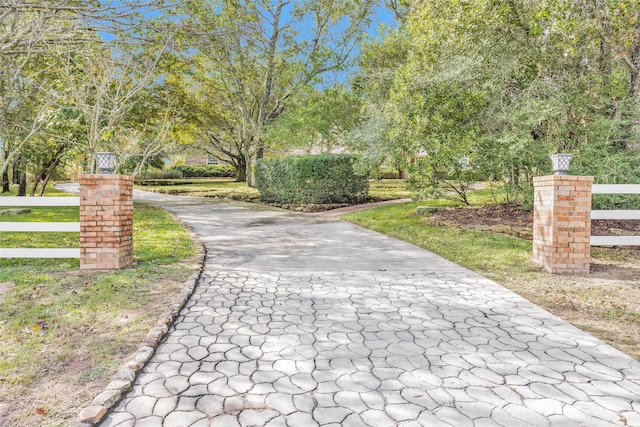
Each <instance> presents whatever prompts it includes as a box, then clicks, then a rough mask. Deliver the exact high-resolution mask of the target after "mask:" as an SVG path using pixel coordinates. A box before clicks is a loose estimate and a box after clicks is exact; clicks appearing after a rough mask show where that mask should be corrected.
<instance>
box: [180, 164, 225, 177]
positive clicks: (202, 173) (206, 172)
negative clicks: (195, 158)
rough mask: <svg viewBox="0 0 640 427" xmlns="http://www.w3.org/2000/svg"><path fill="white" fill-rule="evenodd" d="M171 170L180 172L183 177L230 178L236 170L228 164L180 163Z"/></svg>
mask: <svg viewBox="0 0 640 427" xmlns="http://www.w3.org/2000/svg"><path fill="white" fill-rule="evenodd" d="M171 170H176V171H180V172H182V174H183V176H184V177H185V178H231V177H235V176H236V170H235V168H234V167H233V166H230V165H180V166H174V167H173V168H171Z"/></svg>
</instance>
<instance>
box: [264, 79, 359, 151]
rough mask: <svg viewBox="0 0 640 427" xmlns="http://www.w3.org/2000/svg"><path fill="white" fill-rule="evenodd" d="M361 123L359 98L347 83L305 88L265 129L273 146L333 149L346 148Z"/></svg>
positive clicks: (265, 134)
mask: <svg viewBox="0 0 640 427" xmlns="http://www.w3.org/2000/svg"><path fill="white" fill-rule="evenodd" d="M359 124H360V98H359V97H358V96H356V95H355V94H354V93H351V92H349V91H347V89H346V88H345V87H344V86H341V85H337V84H336V85H334V86H333V87H330V88H325V89H322V90H320V89H316V88H308V89H306V90H302V91H301V92H300V93H299V96H298V97H296V99H294V100H293V101H292V102H291V103H290V104H289V107H288V108H287V109H286V111H285V112H284V113H283V114H282V115H281V117H280V118H279V119H278V120H276V121H274V122H272V123H271V124H269V126H267V127H266V129H265V132H264V133H263V138H264V140H265V141H268V142H269V146H270V147H271V149H272V150H281V151H285V152H286V151H289V150H292V149H299V150H303V151H305V152H306V153H308V154H310V153H312V152H319V153H330V152H331V151H332V149H334V148H338V149H344V148H346V145H347V138H348V134H349V133H350V132H351V131H352V130H353V129H355V128H357V127H358V125H359Z"/></svg>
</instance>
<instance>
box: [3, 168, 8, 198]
mask: <svg viewBox="0 0 640 427" xmlns="http://www.w3.org/2000/svg"><path fill="white" fill-rule="evenodd" d="M8 192H9V171H8V170H5V171H4V173H3V174H2V193H8Z"/></svg>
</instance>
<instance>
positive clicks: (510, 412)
mask: <svg viewBox="0 0 640 427" xmlns="http://www.w3.org/2000/svg"><path fill="white" fill-rule="evenodd" d="M143 197H144V198H145V199H144V201H146V202H152V203H155V204H158V205H160V206H162V207H164V208H165V209H167V210H169V211H171V212H173V213H175V214H176V215H177V216H178V217H180V218H181V219H182V220H183V221H184V222H185V223H187V224H188V225H189V226H190V227H191V228H192V229H193V230H194V231H195V232H196V233H197V234H198V235H199V236H200V239H201V240H202V241H203V243H204V244H205V246H206V248H207V258H206V262H205V267H204V272H203V275H202V277H201V280H200V283H199V285H198V287H197V288H196V290H195V292H194V294H193V295H192V297H191V299H190V300H189V302H188V303H187V304H186V306H185V307H184V309H183V310H182V311H181V312H180V315H179V317H178V318H177V319H176V322H175V323H174V325H173V327H172V328H171V330H170V331H169V333H168V334H167V337H166V339H165V341H164V342H163V343H162V344H161V345H160V346H159V347H158V349H157V350H156V353H155V355H154V356H153V357H152V358H151V359H150V360H149V362H148V364H147V365H146V366H145V367H144V368H143V370H142V372H141V374H140V375H139V376H138V378H137V379H136V381H135V383H134V385H133V388H132V390H131V391H130V392H129V393H128V394H127V396H126V397H125V398H124V399H123V400H122V401H121V402H120V404H119V405H118V406H117V407H115V408H114V410H113V411H112V412H111V413H110V414H108V416H107V418H106V419H105V420H104V422H103V423H102V424H101V425H103V426H138V427H139V426H145V425H151V426H172V427H174V426H178V427H179V426H195V427H199V426H218V425H219V426H314V425H323V426H420V425H422V426H505V427H506V426H508V427H512V426H532V425H533V426H615V425H620V426H623V425H628V426H640V363H639V362H638V361H636V360H634V359H632V358H631V357H629V356H627V355H624V354H623V353H621V352H619V351H617V350H615V349H613V348H612V347H610V346H608V345H606V344H604V343H602V342H601V341H599V340H598V339H596V338H594V337H592V336H590V335H588V334H587V333H585V332H583V331H580V330H578V329H577V328H575V327H573V326H571V325H569V324H568V323H566V322H564V321H563V320H561V319H559V318H557V317H555V316H553V315H551V314H550V313H548V312H546V311H545V310H543V309H541V308H540V307H537V306H535V305H533V304H531V303H530V302H528V301H526V300H524V299H523V298H521V297H519V296H517V295H515V294H514V293H512V292H510V291H508V290H506V289H505V288H503V287H501V286H499V285H498V284H496V283H494V282H492V281H490V280H488V279H486V278H484V277H482V276H480V275H478V274H476V273H473V272H471V271H469V270H466V269H464V268H462V267H459V266H457V265H455V264H453V263H451V262H449V261H447V260H444V259H442V258H440V257H438V256H436V255H434V254H432V253H430V252H428V251H425V250H423V249H420V248H417V247H415V246H413V245H410V244H407V243H404V242H400V241H398V240H396V239H392V238H390V237H387V236H384V235H381V234H378V233H375V232H372V231H369V230H365V229H362V228H360V227H358V226H355V225H353V224H349V223H346V222H342V221H338V220H334V219H330V218H324V217H318V216H309V215H304V214H293V213H290V212H285V211H282V210H279V209H275V208H269V207H265V206H260V205H250V204H245V203H236V202H221V201H211V200H207V199H198V198H193V197H171V196H164V195H149V194H146V195H144V196H143ZM487 256H491V254H487Z"/></svg>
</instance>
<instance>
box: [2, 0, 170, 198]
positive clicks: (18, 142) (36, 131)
mask: <svg viewBox="0 0 640 427" xmlns="http://www.w3.org/2000/svg"><path fill="white" fill-rule="evenodd" d="M163 3H164V2H163V1H154V2H150V3H145V2H129V1H126V0H125V1H120V2H117V3H115V2H114V3H113V4H110V3H109V2H101V1H99V0H95V1H94V0H55V1H49V2H40V3H33V2H18V1H17V0H7V1H4V2H2V4H0V18H1V19H0V146H1V147H2V151H3V153H2V154H3V155H2V159H1V160H0V175H1V176H3V181H4V182H3V190H4V191H6V190H8V170H9V169H10V166H11V165H12V163H13V162H14V159H16V158H20V159H21V161H20V162H16V165H17V166H18V167H17V168H16V167H14V169H16V171H17V174H18V175H20V176H25V173H24V172H25V170H24V168H26V167H27V166H28V164H27V162H26V160H25V159H40V160H42V161H43V162H44V163H42V166H43V167H44V168H45V169H41V170H40V171H38V173H37V175H36V176H37V178H38V181H39V182H41V183H44V184H45V185H46V182H47V181H48V180H47V179H46V176H51V173H52V172H53V170H54V169H55V167H56V166H57V165H58V164H60V158H61V157H60V156H63V154H64V151H66V150H67V149H68V148H69V147H71V146H72V145H73V144H80V143H85V146H87V147H90V148H95V146H96V145H97V144H96V138H98V137H99V136H97V135H98V134H99V133H100V131H99V130H97V127H96V126H94V127H93V128H91V126H89V128H90V129H88V130H87V132H85V136H86V138H85V139H84V140H83V139H82V138H78V137H77V136H78V135H77V134H74V138H73V139H72V140H68V139H65V138H66V135H65V132H66V131H65V132H62V134H56V132H53V133H52V130H54V128H56V126H55V123H56V121H57V119H58V118H59V117H60V116H61V114H64V112H65V111H68V110H69V108H70V106H71V104H70V102H69V99H71V100H73V101H75V102H76V105H74V107H77V108H79V109H81V110H83V113H87V112H89V113H92V114H85V115H84V116H83V117H81V118H77V117H76V119H77V120H75V121H74V120H72V121H71V122H72V123H74V124H75V125H77V126H80V127H82V125H84V124H90V123H91V122H92V121H93V123H94V125H95V124H96V123H97V122H101V123H104V121H105V120H106V122H107V127H108V128H109V129H110V130H113V129H115V126H114V124H115V122H116V121H117V120H122V119H123V117H124V116H123V106H122V104H123V102H121V103H120V104H118V103H114V102H111V101H113V96H114V93H113V92H112V93H111V94H110V95H111V96H112V98H111V100H110V101H108V102H107V104H109V102H111V104H110V105H108V107H113V108H114V110H112V111H110V117H109V118H105V115H103V114H102V113H101V112H100V107H99V104H100V103H101V102H103V101H101V100H98V101H97V102H96V104H97V105H96V107H97V108H96V109H94V110H93V111H88V105H89V104H90V103H91V101H87V99H86V98H85V99H81V98H82V94H86V95H88V96H94V95H95V94H96V93H98V94H99V93H100V90H103V89H105V87H106V86H104V85H101V84H100V83H96V82H97V80H99V79H100V77H102V78H103V80H102V81H101V83H104V78H105V76H108V75H109V73H112V74H111V75H110V76H111V77H113V78H114V80H112V81H111V83H110V87H109V89H110V90H111V89H113V90H115V92H118V91H120V92H119V93H118V95H115V96H116V97H117V96H119V95H122V98H121V100H122V99H125V98H126V99H128V100H131V98H132V95H133V94H134V93H136V92H137V91H138V89H137V88H139V87H141V86H144V83H142V84H141V83H140V82H136V83H135V84H133V85H132V84H131V81H132V80H133V79H135V78H137V77H140V76H141V75H143V76H145V77H149V78H150V75H149V74H145V73H142V74H141V73H139V72H138V73H131V69H129V70H127V69H126V65H127V64H124V65H123V66H122V67H121V68H118V65H117V63H118V61H119V60H121V59H123V58H126V57H127V55H125V54H123V52H127V51H128V52H129V53H131V52H134V51H135V52H136V55H137V60H138V61H139V62H138V64H137V65H143V64H145V63H146V62H145V61H143V60H141V58H143V56H144V55H143V54H142V53H141V50H142V47H143V42H144V43H146V44H149V43H152V42H154V41H155V40H154V39H153V37H152V35H153V31H150V30H149V24H150V25H151V26H152V27H153V25H154V22H146V21H148V19H145V18H146V17H144V16H142V17H141V15H140V14H139V12H140V11H143V12H149V11H150V8H157V7H163ZM143 24H144V25H143ZM145 25H146V27H145ZM152 30H153V28H152ZM107 33H110V34H111V35H110V36H108V37H107V36H106V34H107ZM105 37H106V38H108V39H115V40H119V42H118V43H121V46H127V48H124V47H122V48H119V49H116V50H111V49H110V48H109V47H108V45H109V43H107V42H106V40H105ZM124 39H126V40H124ZM133 46H136V48H133ZM136 49H137V51H136ZM106 52H108V53H106ZM118 55H120V56H118ZM97 57H101V59H102V60H103V61H104V64H96V63H93V64H91V59H95V58H97ZM74 61H75V63H74ZM81 61H84V63H83V64H82V66H83V67H84V66H87V68H82V69H81V68H80V67H79V65H80V62H81ZM125 62H126V61H125ZM92 65H93V67H92ZM102 65H105V67H104V68H103V67H101V66H102ZM116 69H117V70H118V71H115V72H114V70H116ZM117 72H123V73H129V74H122V75H121V76H116V74H117ZM98 73H102V76H98ZM80 75H82V77H83V78H86V80H83V79H82V78H79V76H80ZM91 77H95V78H93V79H91ZM119 77H122V79H120V80H126V78H129V80H127V82H126V83H124V85H127V84H129V88H128V90H124V87H125V86H124V85H123V86H118V85H117V84H116V80H118V79H119ZM91 83H93V84H94V89H96V90H95V91H94V93H89V91H88V86H89V85H90V84H91ZM107 86H108V85H107ZM131 88H134V89H131ZM125 92H126V93H125ZM104 93H106V92H103V93H102V95H104ZM124 103H125V104H126V102H124ZM117 104H118V105H117ZM125 109H126V108H125ZM63 127H65V126H63ZM57 128H58V130H60V129H61V127H60V126H58V127H57ZM52 145H53V146H55V147H57V148H53V152H54V153H58V149H59V148H63V150H62V152H60V153H59V154H58V155H57V159H56V158H51V159H49V160H47V161H44V160H43V159H44V157H46V154H47V153H46V152H44V153H37V152H36V151H37V149H38V148H39V147H41V148H43V149H45V150H48V149H51V147H52ZM44 147H47V148H44ZM54 157H56V156H54ZM16 165H14V166H16ZM40 178H42V179H43V180H40ZM36 185H37V183H36ZM22 187H24V185H23V186H22ZM34 191H35V188H34V189H33V190H32V193H33V192H34Z"/></svg>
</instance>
